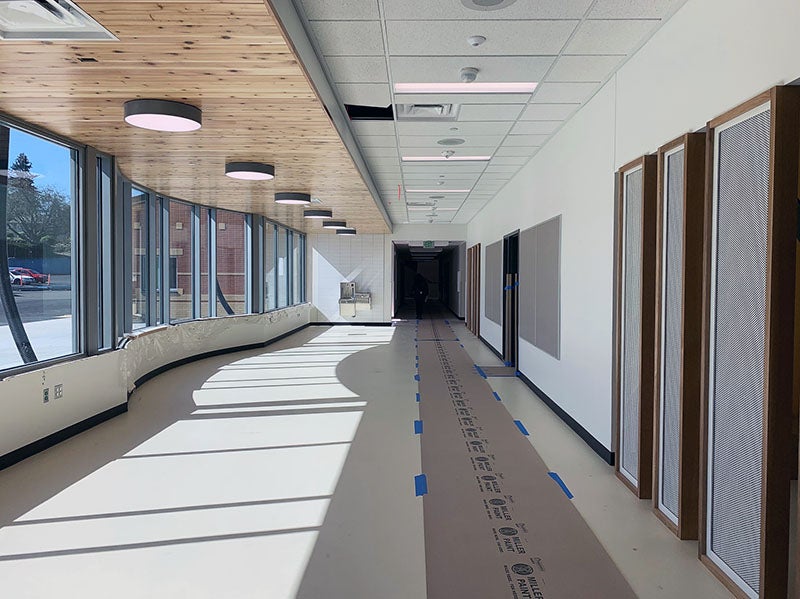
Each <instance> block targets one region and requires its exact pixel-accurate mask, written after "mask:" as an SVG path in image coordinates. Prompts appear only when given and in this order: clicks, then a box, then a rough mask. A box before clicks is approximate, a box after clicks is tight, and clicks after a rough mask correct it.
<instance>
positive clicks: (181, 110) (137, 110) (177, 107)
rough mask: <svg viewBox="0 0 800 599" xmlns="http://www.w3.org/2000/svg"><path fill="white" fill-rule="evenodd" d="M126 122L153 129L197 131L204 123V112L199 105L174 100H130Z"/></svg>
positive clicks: (126, 104)
mask: <svg viewBox="0 0 800 599" xmlns="http://www.w3.org/2000/svg"><path fill="white" fill-rule="evenodd" d="M125 122H126V123H128V124H129V125H133V126H134V127H141V128H142V129H150V130H152V131H168V132H170V133H176V132H184V131H196V130H197V129H199V128H200V127H201V126H202V125H203V113H202V112H201V110H200V109H199V108H197V106H192V105H191V104H184V103H183V102H173V101H172V100H129V101H128V102H125Z"/></svg>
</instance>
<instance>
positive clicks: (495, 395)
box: [492, 391, 501, 401]
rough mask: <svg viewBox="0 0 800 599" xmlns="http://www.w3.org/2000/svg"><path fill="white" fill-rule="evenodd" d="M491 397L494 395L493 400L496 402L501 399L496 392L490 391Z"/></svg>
mask: <svg viewBox="0 0 800 599" xmlns="http://www.w3.org/2000/svg"><path fill="white" fill-rule="evenodd" d="M492 395H494V398H495V399H496V400H497V401H501V399H500V396H499V395H498V394H497V391H492Z"/></svg>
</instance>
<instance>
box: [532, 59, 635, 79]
mask: <svg viewBox="0 0 800 599" xmlns="http://www.w3.org/2000/svg"><path fill="white" fill-rule="evenodd" d="M623 58H624V57H622V56H562V57H561V58H559V59H558V61H557V62H556V65H555V66H554V67H553V70H552V71H550V73H548V75H547V80H548V81H603V80H605V78H606V77H608V76H609V75H610V74H611V72H612V71H613V70H614V69H615V68H616V67H617V66H619V64H620V62H622V60H623Z"/></svg>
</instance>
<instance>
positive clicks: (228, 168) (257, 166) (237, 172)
mask: <svg viewBox="0 0 800 599" xmlns="http://www.w3.org/2000/svg"><path fill="white" fill-rule="evenodd" d="M225 174H226V175H227V176H228V177H230V178H231V179H243V180H245V181H268V180H270V179H274V178H275V167H274V166H272V165H271V164H265V163H263V162H226V163H225Z"/></svg>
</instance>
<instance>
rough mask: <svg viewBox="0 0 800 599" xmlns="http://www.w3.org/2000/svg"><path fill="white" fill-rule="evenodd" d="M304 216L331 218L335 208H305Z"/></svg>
mask: <svg viewBox="0 0 800 599" xmlns="http://www.w3.org/2000/svg"><path fill="white" fill-rule="evenodd" d="M303 217H304V218H318V219H323V218H331V217H333V210H326V209H325V208H316V209H314V210H305V211H304V212H303Z"/></svg>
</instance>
